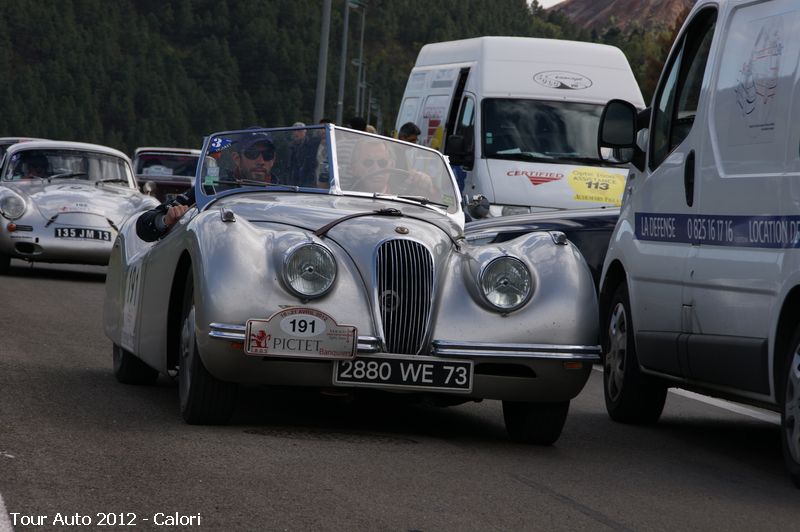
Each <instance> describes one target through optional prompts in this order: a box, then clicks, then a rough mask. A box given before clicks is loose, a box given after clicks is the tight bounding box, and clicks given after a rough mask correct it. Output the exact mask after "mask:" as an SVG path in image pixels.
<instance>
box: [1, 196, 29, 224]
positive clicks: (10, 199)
mask: <svg viewBox="0 0 800 532" xmlns="http://www.w3.org/2000/svg"><path fill="white" fill-rule="evenodd" d="M0 213H2V214H3V216H5V217H6V218H8V219H9V220H16V219H17V218H19V217H20V216H22V215H23V214H25V200H24V199H22V198H21V197H20V196H19V195H17V194H14V193H9V194H7V195H6V196H3V199H0Z"/></svg>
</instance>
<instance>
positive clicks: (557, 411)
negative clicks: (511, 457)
mask: <svg viewBox="0 0 800 532" xmlns="http://www.w3.org/2000/svg"><path fill="white" fill-rule="evenodd" d="M567 412H569V401H561V402H557V403H523V402H517V401H503V419H504V420H505V423H506V432H508V436H509V437H510V438H511V440H512V441H515V442H518V443H532V444H536V445H552V444H553V443H555V441H556V440H557V439H558V438H559V436H561V431H562V429H563V428H564V422H565V421H566V420H567Z"/></svg>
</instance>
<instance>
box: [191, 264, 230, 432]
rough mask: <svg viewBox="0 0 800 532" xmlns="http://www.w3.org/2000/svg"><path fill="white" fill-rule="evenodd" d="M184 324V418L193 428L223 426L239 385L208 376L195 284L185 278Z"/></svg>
mask: <svg viewBox="0 0 800 532" xmlns="http://www.w3.org/2000/svg"><path fill="white" fill-rule="evenodd" d="M183 294H184V296H183V320H182V321H181V323H182V327H181V338H180V361H179V363H178V364H179V367H178V395H179V396H180V404H181V415H182V416H183V419H184V421H186V422H187V423H189V424H190V425H222V424H225V423H227V422H228V420H229V419H230V417H231V415H232V414H233V409H234V407H235V406H236V392H237V386H236V384H233V383H229V382H223V381H221V380H219V379H217V378H216V377H214V376H213V375H211V373H209V372H208V370H207V369H206V367H205V365H204V364H203V360H202V359H201V358H200V353H198V350H197V337H196V333H195V310H194V282H193V280H192V272H191V270H190V271H189V273H188V274H187V276H186V287H185V290H184V293H183Z"/></svg>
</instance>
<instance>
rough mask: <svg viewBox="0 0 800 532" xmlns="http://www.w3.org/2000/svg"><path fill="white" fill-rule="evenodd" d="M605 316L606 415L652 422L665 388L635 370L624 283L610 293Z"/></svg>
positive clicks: (661, 404)
mask: <svg viewBox="0 0 800 532" xmlns="http://www.w3.org/2000/svg"><path fill="white" fill-rule="evenodd" d="M606 316H607V318H606V324H605V331H606V335H605V336H606V337H605V345H604V346H603V347H604V349H603V352H604V356H603V395H604V396H605V401H606V410H607V411H608V415H609V416H611V419H613V420H614V421H619V422H621V423H636V424H642V423H655V422H656V421H658V418H659V417H661V412H662V411H663V410H664V402H665V401H666V399H667V387H666V386H665V385H664V384H663V383H661V382H659V381H657V380H655V379H653V378H652V377H649V376H647V375H644V374H643V373H642V372H641V371H640V370H639V359H638V358H637V356H636V345H635V343H634V338H633V321H632V318H631V303H630V298H629V296H628V286H627V285H626V284H625V283H622V284H620V285H619V286H618V287H617V289H616V291H615V292H614V297H613V298H612V299H611V305H610V306H609V308H608V309H607V312H606Z"/></svg>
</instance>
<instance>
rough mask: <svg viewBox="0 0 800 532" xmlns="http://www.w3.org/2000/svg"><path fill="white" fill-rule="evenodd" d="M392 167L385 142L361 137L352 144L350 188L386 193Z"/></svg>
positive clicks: (392, 162)
mask: <svg viewBox="0 0 800 532" xmlns="http://www.w3.org/2000/svg"><path fill="white" fill-rule="evenodd" d="M393 167H394V161H393V160H392V157H391V153H389V148H388V146H387V145H386V143H385V142H382V141H378V140H373V139H361V140H359V141H358V142H357V143H356V144H355V146H353V153H352V155H351V156H350V176H351V177H352V179H353V181H352V188H353V189H354V190H357V191H359V192H377V193H380V194H388V193H389V188H390V181H391V179H392V177H393V176H392V172H391V170H390V169H391V168H393Z"/></svg>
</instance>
